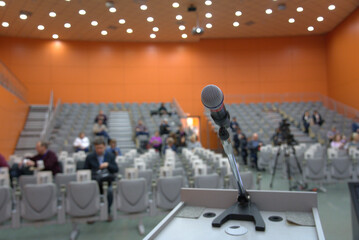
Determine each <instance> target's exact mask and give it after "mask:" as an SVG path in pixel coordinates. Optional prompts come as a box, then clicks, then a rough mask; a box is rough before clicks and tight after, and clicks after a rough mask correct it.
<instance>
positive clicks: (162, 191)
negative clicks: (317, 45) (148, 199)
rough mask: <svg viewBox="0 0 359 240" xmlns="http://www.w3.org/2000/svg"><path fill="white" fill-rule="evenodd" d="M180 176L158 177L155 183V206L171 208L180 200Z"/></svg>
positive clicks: (165, 208) (181, 184)
mask: <svg viewBox="0 0 359 240" xmlns="http://www.w3.org/2000/svg"><path fill="white" fill-rule="evenodd" d="M182 186H183V178H182V176H175V177H160V178H159V179H158V180H157V184H156V206H157V207H158V208H161V209H164V210H170V209H173V208H174V207H175V206H176V205H177V204H178V203H179V202H180V201H181V188H182Z"/></svg>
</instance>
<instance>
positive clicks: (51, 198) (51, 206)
mask: <svg viewBox="0 0 359 240" xmlns="http://www.w3.org/2000/svg"><path fill="white" fill-rule="evenodd" d="M20 209H21V217H22V218H23V219H26V220H27V221H29V222H30V223H22V224H21V225H23V226H26V225H29V224H30V225H31V222H37V221H42V222H46V223H50V224H53V223H59V224H62V223H65V211H64V205H62V206H58V205H57V194H56V186H55V184H53V183H45V184H26V185H25V186H24V188H23V189H22V193H21V200H20ZM55 217H57V219H55Z"/></svg>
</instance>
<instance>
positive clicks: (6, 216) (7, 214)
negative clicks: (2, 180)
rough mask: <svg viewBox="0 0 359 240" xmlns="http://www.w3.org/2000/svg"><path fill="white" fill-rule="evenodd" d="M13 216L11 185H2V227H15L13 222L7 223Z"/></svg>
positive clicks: (0, 214) (0, 221) (0, 196)
mask: <svg viewBox="0 0 359 240" xmlns="http://www.w3.org/2000/svg"><path fill="white" fill-rule="evenodd" d="M11 217H12V202H11V189H10V187H5V186H2V187H0V228H6V227H11V226H12V227H14V221H13V224H11V225H10V224H5V223H6V222H7V221H9V220H10V219H11Z"/></svg>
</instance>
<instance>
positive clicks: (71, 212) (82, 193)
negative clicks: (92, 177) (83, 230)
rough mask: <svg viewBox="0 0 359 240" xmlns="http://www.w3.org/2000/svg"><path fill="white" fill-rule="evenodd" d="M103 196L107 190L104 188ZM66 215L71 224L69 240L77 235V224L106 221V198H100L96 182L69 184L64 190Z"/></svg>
mask: <svg viewBox="0 0 359 240" xmlns="http://www.w3.org/2000/svg"><path fill="white" fill-rule="evenodd" d="M103 190H104V196H107V188H106V187H104V189H103ZM66 213H67V215H68V216H70V219H71V222H72V232H71V235H70V239H71V240H72V239H76V238H77V236H78V235H79V229H78V223H84V222H87V221H98V220H107V217H108V212H107V198H106V197H104V198H102V201H101V196H100V190H99V186H98V184H97V182H96V181H87V182H69V183H68V184H67V190H66Z"/></svg>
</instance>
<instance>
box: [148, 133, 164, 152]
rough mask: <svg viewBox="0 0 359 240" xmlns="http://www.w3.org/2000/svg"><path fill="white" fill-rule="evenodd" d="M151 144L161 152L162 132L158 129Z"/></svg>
mask: <svg viewBox="0 0 359 240" xmlns="http://www.w3.org/2000/svg"><path fill="white" fill-rule="evenodd" d="M150 145H151V146H152V147H153V148H154V149H156V150H157V151H159V152H161V147H162V138H161V137H160V133H159V132H158V131H156V132H155V135H154V136H152V137H151V139H150Z"/></svg>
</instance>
